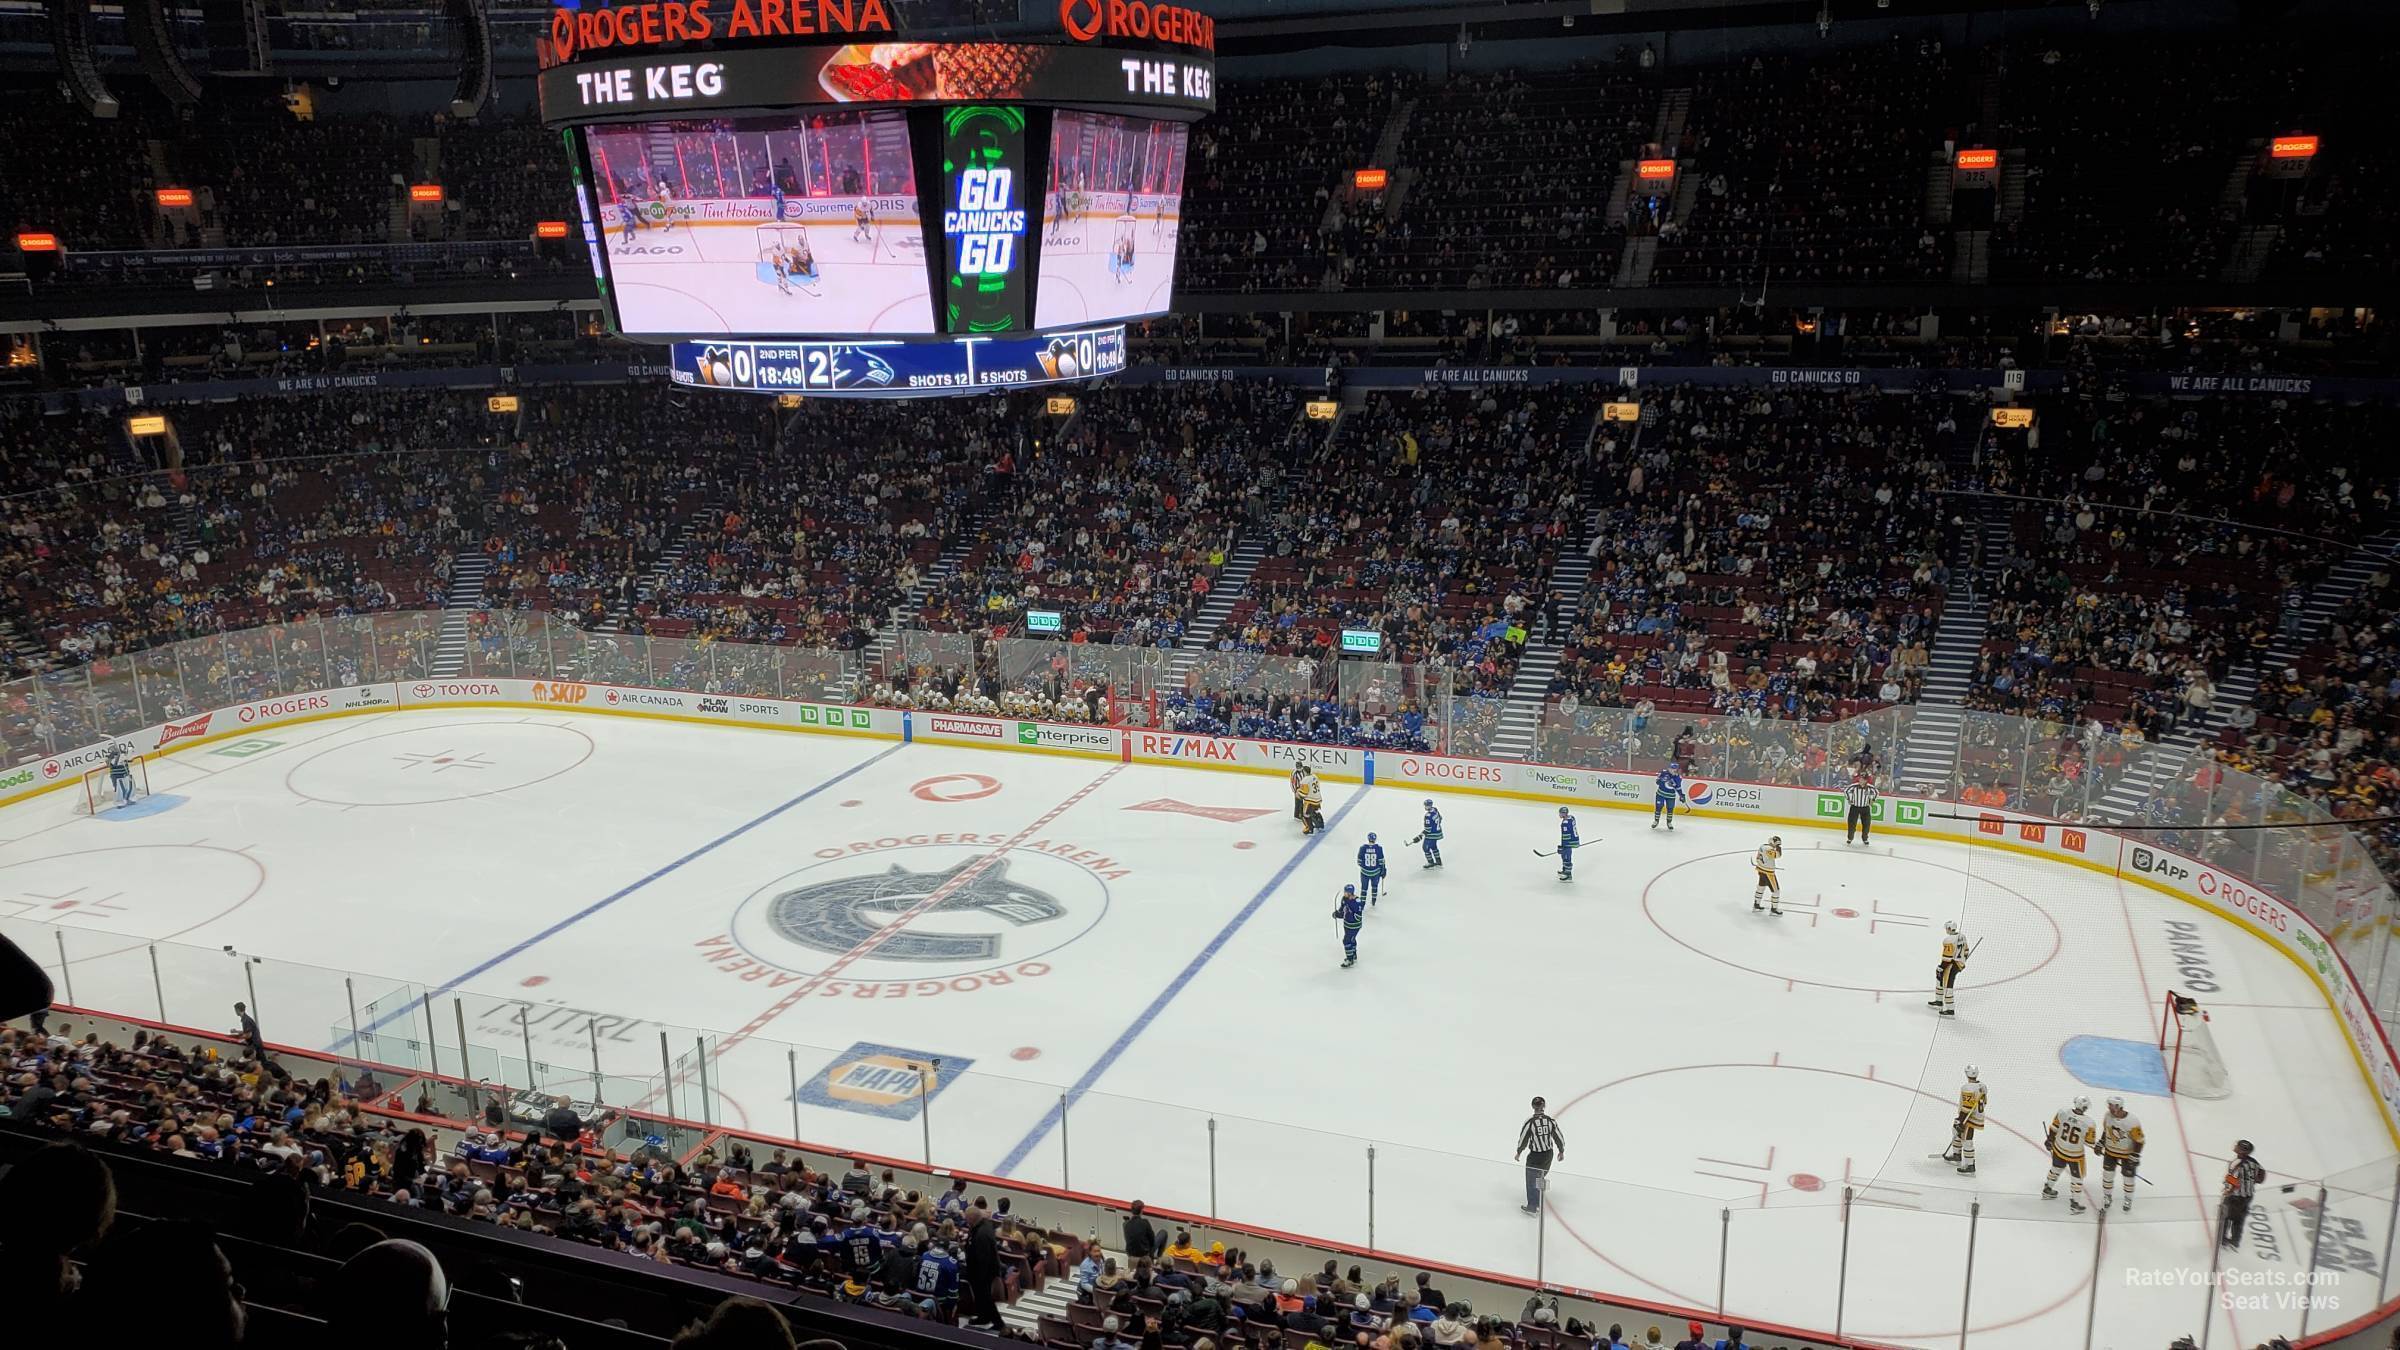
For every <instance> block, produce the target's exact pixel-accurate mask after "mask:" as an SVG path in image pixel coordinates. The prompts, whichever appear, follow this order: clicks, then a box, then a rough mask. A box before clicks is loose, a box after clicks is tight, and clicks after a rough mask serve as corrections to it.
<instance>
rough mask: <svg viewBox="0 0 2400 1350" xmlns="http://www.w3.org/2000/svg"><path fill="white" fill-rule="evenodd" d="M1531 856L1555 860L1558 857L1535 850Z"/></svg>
mask: <svg viewBox="0 0 2400 1350" xmlns="http://www.w3.org/2000/svg"><path fill="white" fill-rule="evenodd" d="M1533 856H1535V857H1537V858H1555V857H1557V856H1558V855H1557V854H1555V853H1548V852H1544V851H1543V850H1541V849H1538V848H1537V849H1535V850H1534V851H1533Z"/></svg>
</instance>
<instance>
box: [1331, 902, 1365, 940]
mask: <svg viewBox="0 0 2400 1350" xmlns="http://www.w3.org/2000/svg"><path fill="white" fill-rule="evenodd" d="M1333 917H1335V918H1337V919H1340V920H1341V921H1342V927H1343V928H1344V929H1345V930H1347V931H1349V932H1352V933H1355V932H1357V931H1358V930H1359V929H1361V928H1363V927H1365V926H1366V922H1367V902H1366V901H1364V900H1361V899H1359V898H1358V896H1357V895H1356V894H1355V893H1353V894H1350V895H1345V896H1343V897H1342V898H1341V899H1340V900H1338V901H1336V902H1334V906H1333Z"/></svg>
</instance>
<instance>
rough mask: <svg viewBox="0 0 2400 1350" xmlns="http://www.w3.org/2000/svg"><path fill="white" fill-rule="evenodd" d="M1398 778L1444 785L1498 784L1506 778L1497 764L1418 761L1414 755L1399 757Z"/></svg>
mask: <svg viewBox="0 0 2400 1350" xmlns="http://www.w3.org/2000/svg"><path fill="white" fill-rule="evenodd" d="M1400 776H1401V777H1402V778H1421V779H1428V780H1433V781H1437V782H1444V783H1499V782H1505V781H1507V777H1508V775H1506V774H1504V773H1502V772H1500V766H1499V765H1497V764H1483V763H1478V762H1476V761H1474V760H1455V759H1420V758H1418V757H1417V756H1415V755H1402V756H1401V757H1400Z"/></svg>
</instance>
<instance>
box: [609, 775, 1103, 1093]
mask: <svg viewBox="0 0 2400 1350" xmlns="http://www.w3.org/2000/svg"><path fill="white" fill-rule="evenodd" d="M1124 767H1125V765H1123V764H1122V763H1118V764H1112V765H1110V766H1108V768H1107V769H1106V770H1105V771H1103V772H1102V773H1101V775H1100V776H1099V777H1098V778H1095V779H1093V780H1092V781H1091V782H1089V783H1086V784H1084V785H1083V786H1082V787H1080V788H1078V789H1076V790H1075V792H1074V793H1073V794H1072V795H1071V796H1069V797H1068V798H1067V799H1066V800H1065V801H1062V802H1060V803H1059V804H1058V805H1056V806H1053V807H1051V808H1050V809H1049V810H1047V811H1045V812H1043V813H1042V814H1041V815H1040V816H1039V817H1038V818H1036V819H1035V820H1034V821H1033V823H1032V824H1030V825H1027V826H1026V827H1025V828H1023V829H1021V830H1019V831H1017V832H1016V833H1015V834H1012V835H1010V836H1009V837H1008V842H1007V843H1005V844H1002V845H1000V846H999V847H997V848H995V849H993V850H992V851H991V852H989V853H986V854H984V855H983V856H982V857H980V858H977V859H976V860H975V861H973V862H972V863H969V864H968V865H967V866H966V868H965V870H963V871H961V872H960V873H959V874H958V875H957V876H954V877H952V878H950V879H949V880H948V881H945V882H943V883H942V884H941V885H939V886H936V887H934V888H933V889H932V890H931V891H929V892H927V893H926V895H925V897H924V898H923V899H921V900H919V901H917V902H916V903H915V904H913V905H910V906H909V907H908V908H907V909H904V910H902V911H900V913H899V914H897V915H895V916H893V918H892V919H891V920H890V922H888V923H886V924H884V925H883V927H881V928H878V929H876V930H875V931H874V932H872V933H869V934H867V936H866V937H864V938H863V939H861V940H860V941H859V943H858V945H857V946H855V947H852V948H851V949H850V950H848V951H846V952H843V953H842V954H841V955H840V956H837V957H835V958H834V959H833V963H832V964H831V965H828V966H827V967H825V969H823V970H821V971H819V972H817V973H816V974H814V975H811V976H809V977H808V978H807V979H804V980H802V981H800V983H798V984H796V985H793V986H792V989H791V992H790V993H787V994H785V995H784V996H783V997H782V998H780V999H777V1000H776V1001H775V1005H774V1006H773V1007H771V1008H768V1009H767V1010H766V1011H765V1012H762V1013H760V1014H759V1015H758V1016H756V1017H753V1018H751V1019H750V1021H749V1023H748V1024H747V1025H745V1026H744V1027H743V1028H742V1029H741V1030H739V1031H737V1032H735V1033H733V1034H732V1035H730V1036H727V1037H725V1038H724V1039H722V1040H720V1041H718V1042H717V1044H716V1048H715V1049H713V1050H711V1051H710V1052H709V1055H708V1057H709V1059H711V1060H714V1061H722V1060H723V1059H724V1058H725V1056H726V1053H727V1052H728V1051H731V1050H732V1049H733V1048H734V1047H735V1046H737V1045H740V1044H741V1043H742V1042H744V1041H746V1040H749V1039H750V1038H751V1037H753V1036H755V1035H757V1034H758V1033H759V1032H761V1031H763V1030H765V1029H766V1028H767V1026H768V1024H770V1023H772V1022H773V1021H774V1020H775V1019H776V1018H778V1017H781V1016H783V1015H784V1014H785V1013H787V1012H790V1011H791V1010H792V1009H793V1008H795V1007H798V1006H799V1004H800V1001H801V1000H802V999H804V998H807V997H808V996H809V995H810V994H813V993H815V992H816V991H817V990H818V989H820V988H822V987H823V986H824V985H825V983H826V982H827V981H829V980H832V979H834V978H835V977H837V976H839V975H840V974H841V973H842V972H843V971H845V970H848V969H849V968H850V967H851V966H852V965H854V964H856V963H857V962H858V961H860V960H862V959H863V958H865V957H867V956H870V955H872V954H873V953H874V951H875V949H876V948H878V947H880V946H882V945H883V944H885V943H886V942H889V941H891V940H892V939H893V938H895V937H897V936H899V934H900V932H901V930H902V929H905V928H907V927H908V926H909V924H911V923H913V922H915V921H916V920H917V919H919V918H922V917H924V916H925V915H926V914H927V913H929V912H931V911H932V910H933V909H934V908H935V907H937V906H939V905H940V904H941V903H942V902H943V901H944V900H947V899H949V898H950V897H951V896H953V895H956V894H957V893H958V892H959V890H960V889H961V888H963V887H965V886H968V885H970V884H972V883H973V882H974V880H975V878H977V877H979V876H981V875H983V874H984V873H985V872H986V871H989V870H990V869H991V866H992V864H993V863H996V862H998V861H1000V859H1001V857H1002V855H1004V854H1006V853H1007V852H1008V851H1009V850H1010V849H1013V848H1015V847H1017V846H1018V845H1020V844H1022V843H1024V842H1025V841H1026V840H1028V839H1030V838H1032V837H1033V836H1034V835H1035V834H1036V833H1038V832H1039V831H1041V830H1042V829H1043V828H1044V827H1046V826H1048V825H1049V824H1050V822H1052V821H1054V820H1056V819H1058V818H1059V817H1060V816H1063V815H1065V814H1066V813H1067V812H1068V811H1069V810H1071V809H1072V808H1073V807H1074V806H1075V804H1076V803H1078V802H1080V801H1082V800H1083V799H1084V798H1086V797H1089V796H1091V795H1092V794H1093V793H1094V792H1097V791H1099V790H1100V787H1101V785H1102V784H1105V783H1106V782H1108V780H1109V779H1111V778H1114V777H1116V776H1117V774H1118V772H1119V771H1120V770H1122V769H1123V768H1124ZM689 1076H690V1075H689V1073H685V1074H679V1075H677V1076H676V1078H675V1085H676V1086H678V1087H680V1086H682V1084H683V1083H684V1081H685V1080H686V1079H687V1078H688V1077H689ZM657 1095H658V1093H656V1092H653V1093H651V1094H650V1097H656V1096H657ZM650 1097H645V1098H644V1099H643V1100H642V1101H641V1102H640V1103H639V1104H637V1109H638V1107H639V1106H647V1105H648V1104H649V1102H650Z"/></svg>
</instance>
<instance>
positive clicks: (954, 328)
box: [942, 106, 1033, 333]
mask: <svg viewBox="0 0 2400 1350" xmlns="http://www.w3.org/2000/svg"><path fill="white" fill-rule="evenodd" d="M1032 181H1033V175H1032V174H1031V173H1030V172H1028V170H1027V166H1026V163H1025V110H1024V109H1023V108H1017V107H994V106H969V107H963V108H945V109H943V110H942V240H943V248H942V256H943V258H944V260H945V261H946V262H947V264H948V267H949V275H948V277H947V279H946V283H945V286H946V289H945V298H944V314H943V324H942V328H943V331H944V332H949V333H1013V332H1018V331H1021V330H1023V329H1024V328H1025V327H1026V325H1027V324H1028V322H1029V321H1030V320H1029V315H1030V310H1031V307H1030V306H1029V305H1028V304H1027V303H1026V284H1025V260H1026V244H1027V242H1028V241H1027V239H1026V237H1025V222H1026V219H1027V214H1028V213H1027V211H1026V207H1025V198H1024V191H1025V185H1026V184H1027V183H1029V182H1032Z"/></svg>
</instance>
